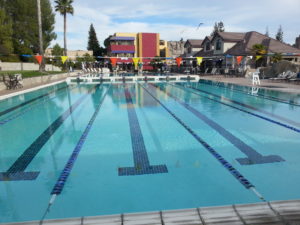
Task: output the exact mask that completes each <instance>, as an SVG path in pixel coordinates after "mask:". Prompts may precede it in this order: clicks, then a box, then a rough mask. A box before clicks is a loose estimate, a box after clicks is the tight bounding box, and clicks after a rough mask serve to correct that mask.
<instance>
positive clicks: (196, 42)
mask: <svg viewBox="0 0 300 225" xmlns="http://www.w3.org/2000/svg"><path fill="white" fill-rule="evenodd" d="M202 42H203V40H200V39H188V40H187V41H186V42H185V44H184V57H190V56H194V55H195V54H196V53H197V52H199V51H201V49H202V46H201V44H202Z"/></svg>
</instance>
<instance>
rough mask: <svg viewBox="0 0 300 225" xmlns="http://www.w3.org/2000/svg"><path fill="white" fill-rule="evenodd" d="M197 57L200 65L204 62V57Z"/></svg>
mask: <svg viewBox="0 0 300 225" xmlns="http://www.w3.org/2000/svg"><path fill="white" fill-rule="evenodd" d="M196 58H197V64H198V66H200V65H201V63H202V60H203V57H196Z"/></svg>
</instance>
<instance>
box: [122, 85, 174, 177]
mask: <svg viewBox="0 0 300 225" xmlns="http://www.w3.org/2000/svg"><path fill="white" fill-rule="evenodd" d="M124 95H125V99H126V104H127V114H128V122H129V128H130V136H131V145H132V153H133V161H134V167H121V168H119V170H118V172H119V176H135V175H145V174H157V173H168V168H167V166H166V165H150V162H149V158H148V154H147V149H146V146H145V142H144V137H143V134H142V130H141V127H140V123H139V120H138V117H137V114H136V111H135V106H134V104H133V100H132V97H131V94H130V92H129V90H128V87H127V86H125V90H124Z"/></svg>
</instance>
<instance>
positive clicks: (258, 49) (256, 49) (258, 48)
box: [252, 44, 267, 56]
mask: <svg viewBox="0 0 300 225" xmlns="http://www.w3.org/2000/svg"><path fill="white" fill-rule="evenodd" d="M252 53H253V54H254V56H256V55H264V54H266V53H267V48H266V46H264V45H262V44H255V45H253V46H252Z"/></svg>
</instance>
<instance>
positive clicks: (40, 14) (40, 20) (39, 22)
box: [37, 0, 45, 72]
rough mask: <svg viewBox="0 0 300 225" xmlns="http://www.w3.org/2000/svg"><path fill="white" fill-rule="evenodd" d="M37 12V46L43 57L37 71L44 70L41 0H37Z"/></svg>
mask: <svg viewBox="0 0 300 225" xmlns="http://www.w3.org/2000/svg"><path fill="white" fill-rule="evenodd" d="M37 12H38V26H39V47H40V55H41V56H42V57H43V58H42V62H41V65H40V69H39V71H40V72H42V71H44V70H45V61H44V48H43V33H42V13H41V0H37Z"/></svg>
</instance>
